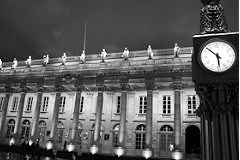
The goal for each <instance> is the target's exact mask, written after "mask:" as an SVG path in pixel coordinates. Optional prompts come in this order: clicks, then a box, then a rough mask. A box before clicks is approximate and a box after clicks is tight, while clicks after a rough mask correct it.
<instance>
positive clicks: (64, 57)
mask: <svg viewBox="0 0 240 160" xmlns="http://www.w3.org/2000/svg"><path fill="white" fill-rule="evenodd" d="M66 60H67V54H66V53H63V55H62V65H65V63H66Z"/></svg>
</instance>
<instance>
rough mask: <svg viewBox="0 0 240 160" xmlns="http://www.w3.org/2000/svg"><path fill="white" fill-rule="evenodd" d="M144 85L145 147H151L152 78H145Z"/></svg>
mask: <svg viewBox="0 0 240 160" xmlns="http://www.w3.org/2000/svg"><path fill="white" fill-rule="evenodd" d="M145 85H146V88H147V111H146V148H148V149H150V150H151V151H153V149H152V121H153V113H152V112H153V109H152V103H153V89H154V87H155V86H154V85H155V84H154V78H151V79H146V80H145Z"/></svg>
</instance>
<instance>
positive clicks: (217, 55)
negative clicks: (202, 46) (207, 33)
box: [206, 48, 221, 67]
mask: <svg viewBox="0 0 240 160" xmlns="http://www.w3.org/2000/svg"><path fill="white" fill-rule="evenodd" d="M206 49H207V50H209V51H210V52H211V53H213V54H214V55H215V56H216V58H217V61H218V67H220V60H219V59H221V57H220V56H219V54H218V53H214V52H213V51H212V50H211V49H209V48H206Z"/></svg>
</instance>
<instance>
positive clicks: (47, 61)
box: [43, 54, 49, 66]
mask: <svg viewBox="0 0 240 160" xmlns="http://www.w3.org/2000/svg"><path fill="white" fill-rule="evenodd" d="M48 63H49V55H48V54H47V55H44V56H43V65H44V66H46V65H47V64H48Z"/></svg>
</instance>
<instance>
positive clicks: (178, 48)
mask: <svg viewBox="0 0 240 160" xmlns="http://www.w3.org/2000/svg"><path fill="white" fill-rule="evenodd" d="M179 51H180V47H179V46H178V44H177V43H175V46H174V48H173V52H174V58H177V57H178V53H179Z"/></svg>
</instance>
